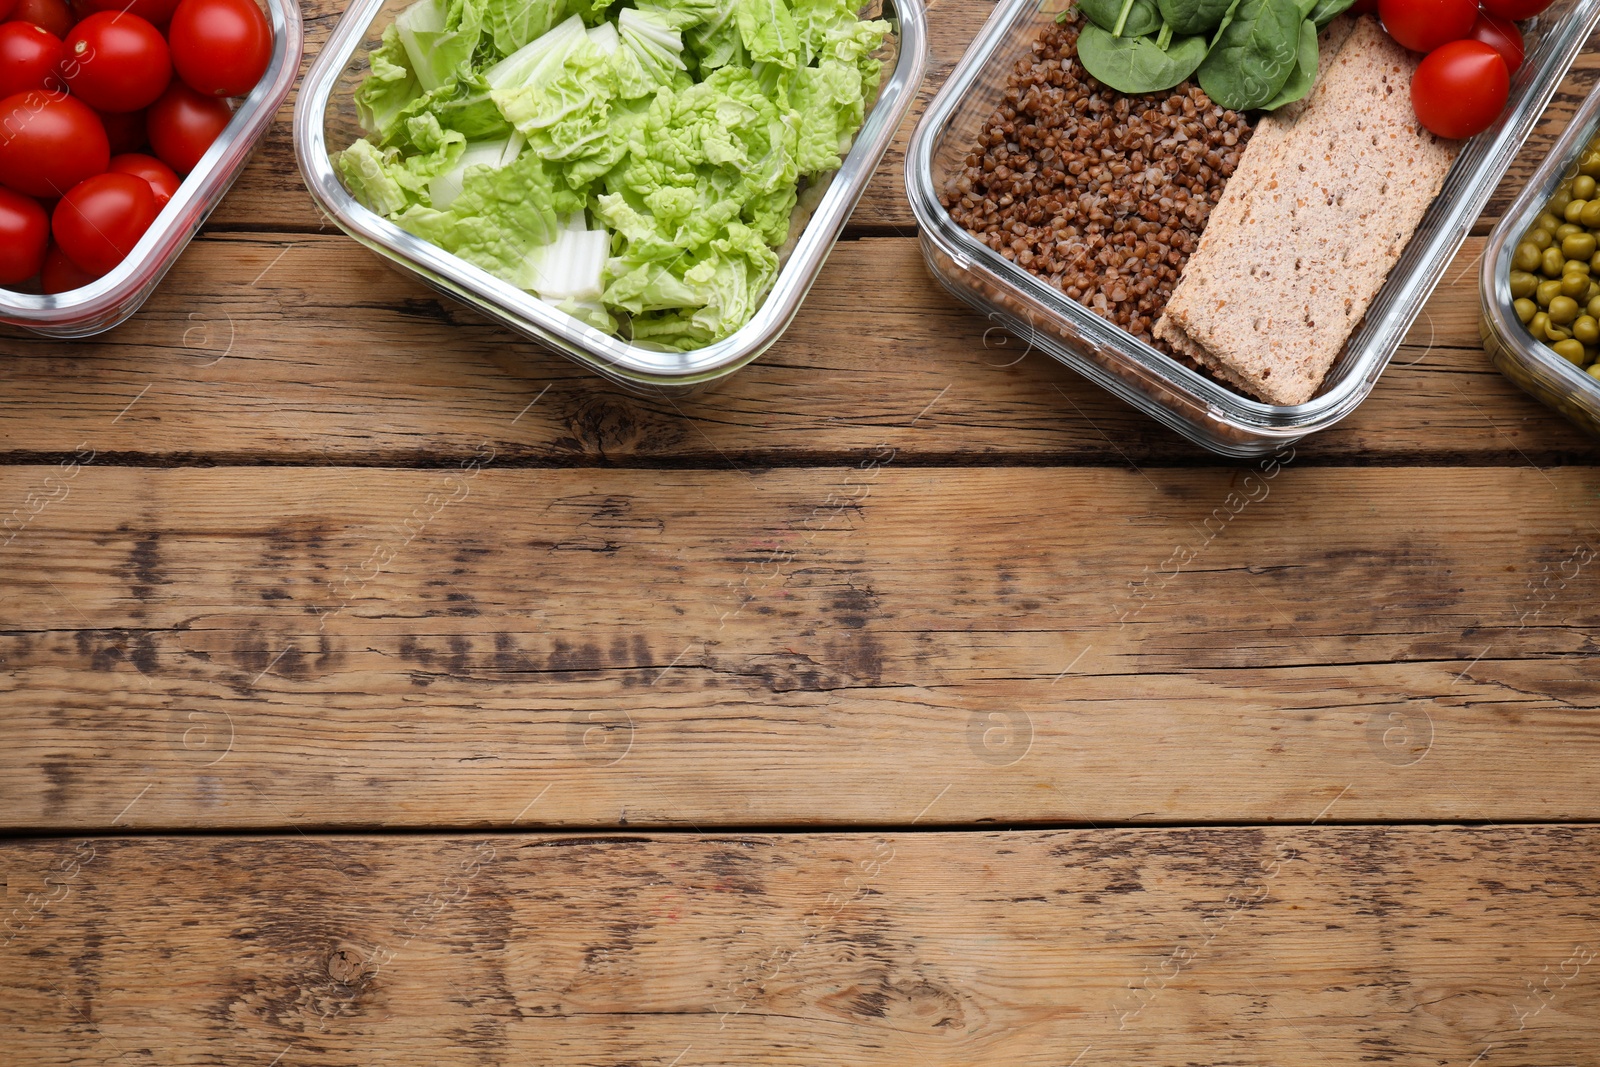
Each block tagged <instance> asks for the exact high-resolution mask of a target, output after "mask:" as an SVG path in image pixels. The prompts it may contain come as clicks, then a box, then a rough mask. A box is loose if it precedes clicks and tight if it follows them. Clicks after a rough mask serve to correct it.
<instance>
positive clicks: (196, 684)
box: [0, 414, 1600, 832]
mask: <svg viewBox="0 0 1600 1067" xmlns="http://www.w3.org/2000/svg"><path fill="white" fill-rule="evenodd" d="M132 417H133V416H132V415H131V414H130V415H129V416H128V418H132ZM893 447H894V446H893V443H892V439H888V438H886V439H885V441H884V444H883V446H882V450H881V451H878V452H868V453H864V454H863V455H862V456H861V457H860V460H859V464H858V465H856V466H852V467H847V468H830V469H800V470H770V471H765V472H735V471H722V472H697V471H648V470H646V471H598V472H597V471H585V470H497V469H496V468H495V457H493V456H492V455H491V454H490V453H488V452H485V454H484V459H483V462H484V463H485V464H486V466H485V467H484V468H483V469H481V470H476V471H474V470H472V469H468V470H465V471H463V470H459V469H454V468H452V469H449V470H438V471H411V472H394V471H377V470H343V469H311V470H306V469H293V470H282V469H277V468H236V469H215V470H205V469H181V470H145V469H125V468H124V469H115V468H100V467H98V466H97V465H96V463H94V462H86V463H85V464H84V465H80V466H78V467H76V468H69V469H68V470H67V471H62V470H57V469H55V468H8V469H4V470H0V500H6V501H14V502H17V506H19V508H20V510H19V511H17V512H13V517H12V518H10V519H8V520H7V521H8V522H9V523H10V528H11V529H12V530H13V532H14V534H15V536H14V538H13V539H12V540H11V541H10V543H9V545H7V546H6V547H5V548H4V550H3V552H4V555H3V558H0V567H3V568H4V569H3V572H0V573H3V576H4V577H3V585H0V591H3V592H4V594H5V596H4V599H3V600H0V662H3V663H4V667H5V669H4V671H3V672H0V721H4V722H5V723H6V724H7V729H6V738H7V742H8V743H7V745H6V746H4V749H3V750H0V797H4V798H5V803H4V804H0V822H3V824H4V825H5V826H8V827H10V828H13V829H26V830H44V831H63V832H64V831H70V830H75V829H81V828H94V827H104V826H106V825H109V824H110V823H111V821H112V820H113V819H114V818H115V817H117V816H118V813H119V810H120V809H121V808H122V806H123V805H124V804H125V803H127V797H126V796H125V794H128V793H130V792H131V791H137V790H140V789H142V788H147V789H148V792H147V793H146V794H142V795H143V799H142V801H141V803H140V804H139V806H138V808H137V809H136V810H134V811H132V812H129V813H127V815H126V817H125V818H123V819H122V820H121V822H120V823H119V825H123V826H129V827H136V828H139V829H147V830H160V829H171V828H187V827H195V828H211V829H219V828H289V827H298V828H306V829H309V828H314V827H317V828H329V827H346V828H364V827H376V826H384V827H442V826H463V827H495V826H503V825H506V824H507V821H508V820H509V819H510V818H511V817H512V816H513V815H515V814H517V813H518V812H519V811H523V809H524V808H525V807H526V806H528V805H533V806H532V807H527V809H526V812H525V821H527V822H531V823H536V824H539V825H546V826H596V825H603V826H640V825H657V826H662V825H671V826H709V825H724V826H726V825H736V826H740V825H742V826H752V825H791V824H805V825H814V824H827V823H832V824H840V823H845V824H863V823H864V824H878V825H892V824H904V823H906V822H908V821H910V820H912V819H914V818H915V817H916V816H917V815H918V814H919V813H920V812H921V810H922V808H923V807H924V805H926V804H927V800H928V797H930V796H931V795H933V794H934V793H936V792H938V791H940V790H941V789H943V788H945V787H949V790H950V792H949V796H948V799H947V803H946V806H945V807H944V809H943V810H944V816H943V817H944V818H947V819H950V820H954V821H960V822H974V821H987V820H993V821H995V822H999V823H1001V824H1017V823H1039V822H1080V821H1092V822H1094V823H1097V824H1098V823H1103V822H1106V821H1141V822H1148V821H1154V822H1213V821H1219V820H1220V821H1249V820H1266V821H1274V820H1296V819H1299V820H1305V819H1310V818H1311V817H1312V816H1314V815H1316V814H1317V812H1318V811H1319V810H1321V809H1322V808H1323V807H1324V806H1325V805H1327V804H1328V803H1329V802H1330V801H1332V800H1333V799H1334V798H1335V797H1339V798H1340V799H1339V803H1338V806H1337V810H1336V811H1335V812H1333V813H1332V817H1336V818H1342V819H1417V818H1428V819H1494V820H1502V821H1504V820H1514V819H1593V818H1597V817H1600V794H1597V793H1596V791H1595V790H1594V788H1593V785H1594V782H1595V780H1596V776H1597V774H1600V733H1597V732H1596V730H1595V729H1594V720H1595V715H1594V713H1595V711H1596V710H1597V709H1600V688H1597V687H1596V685H1595V683H1594V678H1595V670H1596V663H1597V661H1600V660H1597V653H1600V597H1596V596H1595V592H1596V589H1597V585H1596V582H1597V576H1600V558H1597V557H1600V527H1597V525H1596V523H1595V508H1594V501H1595V500H1596V499H1597V498H1600V477H1597V475H1596V473H1595V472H1594V471H1592V470H1582V469H1572V468H1569V469H1564V470H1555V471H1549V472H1543V471H1537V470H1533V469H1529V468H1522V469H1494V468H1484V469H1455V468H1443V469H1393V468H1375V469H1325V468H1306V467H1302V466H1300V465H1298V464H1297V463H1296V462H1289V463H1288V465H1287V466H1278V467H1276V468H1272V467H1268V468H1264V469H1261V470H1257V471H1255V472H1254V473H1248V472H1246V471H1242V470H1239V471H1228V470H1166V471H1157V470H1151V471H1144V472H1128V471H1121V470H1107V469H1084V470H1060V469H1056V470H1034V469H1014V470H930V469H926V468H923V469H916V468H905V469H902V468H900V467H899V466H898V465H897V462H898V461H897V457H896V456H895V455H894V454H893ZM86 459H87V457H86ZM30 493H32V494H33V496H32V497H31V499H30V497H29V494H30ZM535 800H537V804H534V803H533V802H534V801H535Z"/></svg>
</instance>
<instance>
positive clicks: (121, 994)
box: [0, 827, 1600, 1067]
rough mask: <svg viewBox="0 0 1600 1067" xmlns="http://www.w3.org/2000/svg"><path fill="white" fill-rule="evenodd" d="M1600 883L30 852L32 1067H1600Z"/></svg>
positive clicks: (653, 848) (227, 851) (219, 844)
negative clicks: (1480, 1066)
mask: <svg viewBox="0 0 1600 1067" xmlns="http://www.w3.org/2000/svg"><path fill="white" fill-rule="evenodd" d="M1597 849H1600V832H1597V831H1596V830H1595V828H1593V827H1585V828H1551V827H1539V828H1527V827H1500V828H1494V829H1482V828H1480V829H1463V828H1445V827H1439V828H1409V829H1399V828H1371V827H1359V828H1355V827H1352V828H1326V827H1315V828H1294V829H1290V828H1280V829H1262V828H1238V829H1213V830H1192V829H1190V830H1132V831H1130V830H1118V831H1103V832H1096V831H1070V832H1054V833H1043V832H1032V833H989V834H977V833H972V834H961V835H952V834H943V833H913V834H892V835H881V836H880V835H840V834H830V835H806V836H803V837H792V836H771V835H762V836H723V837H718V836H714V835H677V836H671V837H665V838H662V837H654V838H653V837H649V836H631V837H619V836H604V835H602V836H594V837H587V838H576V839H575V838H562V837H551V836H519V837H489V838H478V837H450V838H434V837H423V838H411V839H398V840H397V839H378V840H373V839H334V840H309V839H296V838H293V837H291V838H288V839H273V840H258V839H247V838H245V839H239V838H223V839H180V840H163V839H127V838H122V839H116V838H113V839H100V840H88V841H80V842H18V843H10V844H6V845H4V846H0V875H3V877H4V879H5V885H6V890H7V892H6V897H5V899H4V900H3V901H0V903H3V904H5V905H6V906H7V909H6V910H7V911H8V912H9V913H10V916H11V917H10V918H9V919H8V924H9V931H8V937H9V938H10V940H9V943H7V944H5V945H4V947H0V1041H3V1043H4V1046H5V1048H6V1062H7V1063H8V1064H11V1065H14V1067H64V1065H67V1064H78V1063H97V1064H98V1063H111V1064H119V1065H120V1064H163V1065H165V1064H171V1065H180V1064H181V1065H190V1064H194V1065H199V1064H214V1063H229V1064H268V1063H275V1064H278V1065H280V1067H333V1065H345V1064H352V1065H353V1064H361V1065H363V1067H365V1065H387V1064H418V1063H427V1064H440V1065H448V1067H455V1065H458V1064H459V1065H466V1064H539V1065H541V1067H619V1065H623V1064H637V1065H649V1067H668V1065H677V1067H743V1065H746V1064H751V1063H763V1064H784V1065H791V1067H811V1065H815V1064H838V1065H841V1067H855V1065H865V1064H881V1065H895V1067H899V1065H903V1064H907V1063H913V1062H915V1063H925V1064H930V1065H950V1067H957V1065H960V1067H975V1065H994V1067H1064V1065H1067V1064H1076V1065H1077V1067H1189V1065H1192V1064H1199V1063H1205V1064H1222V1063H1226V1064H1231V1065H1239V1067H1302V1065H1303V1067H1329V1065H1333V1067H1355V1065H1358V1064H1361V1065H1364V1064H1373V1063H1386V1064H1407V1065H1413V1064H1432V1065H1441V1064H1442V1065H1449V1067H1466V1065H1468V1064H1470V1063H1474V1062H1478V1063H1484V1062H1488V1063H1497V1064H1502V1065H1509V1067H1550V1065H1554V1064H1588V1063H1590V1062H1592V1054H1593V1049H1594V1047H1595V1044H1596V1041H1597V1040H1600V980H1597V977H1596V976H1597V973H1600V958H1597V957H1600V900H1597V897H1596V884H1597V876H1600V865H1597V861H1596V859H1595V857H1596V853H1597ZM47 879H48V881H47ZM30 895H31V896H32V897H33V898H34V900H35V901H40V900H42V901H44V903H43V905H42V906H41V907H39V908H38V910H37V911H34V910H33V909H34V904H33V903H30V900H29V897H30ZM275 1057H276V1058H275ZM1475 1057H1478V1059H1476V1060H1475Z"/></svg>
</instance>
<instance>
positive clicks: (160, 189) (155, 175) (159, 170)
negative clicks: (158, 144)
mask: <svg viewBox="0 0 1600 1067" xmlns="http://www.w3.org/2000/svg"><path fill="white" fill-rule="evenodd" d="M110 173H112V174H131V175H133V176H134V177H135V178H143V179H144V180H145V181H147V182H149V183H150V191H151V192H152V193H154V194H155V196H156V210H158V211H159V210H160V209H161V208H164V207H166V206H167V201H168V200H171V199H172V198H173V197H174V196H176V195H177V193H178V185H179V184H180V182H179V179H178V176H177V175H176V174H174V173H173V171H172V168H171V167H169V166H167V165H166V164H165V163H163V162H161V160H159V159H156V158H155V157H154V156H142V155H136V154H134V153H129V154H128V155H125V156H112V157H111V167H110Z"/></svg>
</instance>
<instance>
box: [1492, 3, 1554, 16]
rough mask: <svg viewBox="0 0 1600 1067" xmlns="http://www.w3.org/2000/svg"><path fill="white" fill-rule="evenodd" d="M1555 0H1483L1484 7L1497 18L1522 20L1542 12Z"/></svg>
mask: <svg viewBox="0 0 1600 1067" xmlns="http://www.w3.org/2000/svg"><path fill="white" fill-rule="evenodd" d="M1553 2H1554V0H1483V9H1484V10H1485V11H1487V12H1488V13H1489V14H1491V15H1494V16H1495V17H1496V18H1502V19H1512V20H1513V21H1520V20H1522V19H1531V18H1533V16H1535V15H1539V14H1542V13H1543V12H1544V9H1545V8H1547V7H1549V6H1550V5H1551V3H1553Z"/></svg>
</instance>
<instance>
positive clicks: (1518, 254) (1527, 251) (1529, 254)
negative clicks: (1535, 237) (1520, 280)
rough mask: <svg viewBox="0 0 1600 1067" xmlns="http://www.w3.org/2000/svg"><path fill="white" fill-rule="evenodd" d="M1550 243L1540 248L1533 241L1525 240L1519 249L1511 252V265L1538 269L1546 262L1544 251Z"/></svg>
mask: <svg viewBox="0 0 1600 1067" xmlns="http://www.w3.org/2000/svg"><path fill="white" fill-rule="evenodd" d="M1549 247H1550V246H1549V245H1545V246H1544V248H1540V247H1539V246H1538V245H1536V244H1534V243H1533V242H1532V241H1523V242H1522V243H1521V244H1519V245H1518V246H1517V250H1516V251H1515V252H1513V253H1512V254H1511V266H1512V267H1513V268H1515V269H1517V270H1538V269H1539V265H1540V264H1541V263H1543V262H1544V252H1545V249H1546V248H1549Z"/></svg>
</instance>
